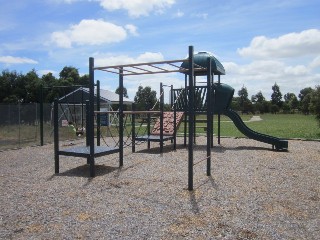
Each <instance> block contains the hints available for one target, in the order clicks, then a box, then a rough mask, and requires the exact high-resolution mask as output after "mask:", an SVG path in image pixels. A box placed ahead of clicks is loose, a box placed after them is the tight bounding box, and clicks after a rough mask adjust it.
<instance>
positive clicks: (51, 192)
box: [0, 137, 320, 239]
mask: <svg viewBox="0 0 320 240" xmlns="http://www.w3.org/2000/svg"><path fill="white" fill-rule="evenodd" d="M178 141H179V143H180V144H179V145H178V149H177V151H172V146H171V145H170V144H168V145H166V146H165V152H164V153H163V155H162V156H161V155H160V154H159V148H158V145H157V144H155V143H154V144H152V147H153V148H152V149H151V150H149V151H148V150H146V144H142V145H139V146H138V149H137V152H136V153H131V149H130V148H126V149H125V157H124V166H123V167H122V168H121V169H119V168H118V154H113V155H109V156H104V157H101V158H97V159H96V163H97V166H96V167H97V176H96V177H95V178H89V177H88V175H89V169H88V166H87V165H85V163H86V160H85V159H83V158H75V157H66V156H61V157H60V174H57V175H55V174H53V173H54V157H53V145H46V146H43V147H28V148H24V149H20V150H13V151H4V152H1V153H0V162H1V169H0V189H1V196H0V207H1V213H0V238H1V239H319V236H320V184H319V182H320V142H316V141H299V140H292V141H289V151H288V152H276V151H272V150H271V146H270V145H267V144H264V143H260V142H257V141H253V140H250V139H234V138H223V139H222V141H221V143H222V144H221V145H220V146H217V145H216V146H215V147H214V148H213V149H212V156H213V159H212V176H211V177H207V176H206V165H205V161H204V162H201V163H199V164H197V165H196V166H195V167H194V188H195V189H194V190H193V191H188V190H186V188H187V182H188V179H187V170H188V169H187V165H188V164H187V162H188V161H187V159H188V151H187V149H185V148H183V146H182V145H181V143H182V139H179V140H178ZM204 143H205V137H198V138H197V145H196V146H195V148H194V159H195V162H196V161H197V159H203V158H205V155H206V146H205V144H204ZM76 144H77V143H76ZM64 145H66V144H65V143H64Z"/></svg>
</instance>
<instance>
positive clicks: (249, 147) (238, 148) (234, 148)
mask: <svg viewBox="0 0 320 240" xmlns="http://www.w3.org/2000/svg"><path fill="white" fill-rule="evenodd" d="M224 149H225V150H228V151H242V150H250V151H257V150H260V151H262V150H263V151H275V150H272V148H268V147H253V146H238V147H224Z"/></svg>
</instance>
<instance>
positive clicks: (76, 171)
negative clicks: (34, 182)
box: [56, 164, 118, 178]
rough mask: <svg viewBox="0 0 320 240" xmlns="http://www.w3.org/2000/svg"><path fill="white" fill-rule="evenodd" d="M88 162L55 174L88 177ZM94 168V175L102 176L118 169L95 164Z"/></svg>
mask: <svg viewBox="0 0 320 240" xmlns="http://www.w3.org/2000/svg"><path fill="white" fill-rule="evenodd" d="M89 167H90V166H89V164H86V165H82V166H79V167H76V168H72V169H70V170H67V171H65V172H62V173H59V174H57V175H56V176H66V177H88V178H90V175H89V172H90V169H89ZM95 168H96V176H103V175H106V174H109V173H112V172H113V171H116V170H118V167H110V166H105V165H95Z"/></svg>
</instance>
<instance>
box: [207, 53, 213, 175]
mask: <svg viewBox="0 0 320 240" xmlns="http://www.w3.org/2000/svg"><path fill="white" fill-rule="evenodd" d="M207 66H208V68H207V176H210V175H211V133H212V131H211V128H212V124H213V122H212V114H213V111H212V108H213V107H214V105H212V104H211V89H212V85H211V58H210V57H208V58H207Z"/></svg>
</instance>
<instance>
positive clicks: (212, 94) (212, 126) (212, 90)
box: [210, 73, 215, 148]
mask: <svg viewBox="0 0 320 240" xmlns="http://www.w3.org/2000/svg"><path fill="white" fill-rule="evenodd" d="M213 84H214V73H212V75H211V104H212V106H214V104H215V89H214V87H213V86H214V85H213ZM211 114H212V125H211V133H210V134H211V148H213V133H214V109H211Z"/></svg>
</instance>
